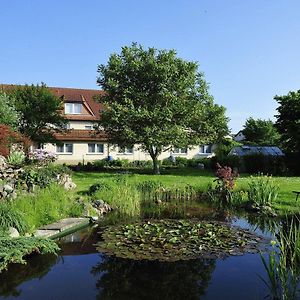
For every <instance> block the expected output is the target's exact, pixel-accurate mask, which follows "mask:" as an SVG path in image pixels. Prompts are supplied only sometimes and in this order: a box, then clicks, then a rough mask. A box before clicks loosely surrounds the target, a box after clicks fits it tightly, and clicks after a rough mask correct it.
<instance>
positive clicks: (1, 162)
mask: <svg viewBox="0 0 300 300" xmlns="http://www.w3.org/2000/svg"><path fill="white" fill-rule="evenodd" d="M6 167H7V162H6V158H5V157H4V156H2V155H0V169H6Z"/></svg>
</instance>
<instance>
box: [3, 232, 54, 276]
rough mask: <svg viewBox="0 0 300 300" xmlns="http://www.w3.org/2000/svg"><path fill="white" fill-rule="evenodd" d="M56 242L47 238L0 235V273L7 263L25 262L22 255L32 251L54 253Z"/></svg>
mask: <svg viewBox="0 0 300 300" xmlns="http://www.w3.org/2000/svg"><path fill="white" fill-rule="evenodd" d="M58 250H59V247H58V246H57V244H56V243H55V242H54V241H52V240H49V239H44V238H36V237H30V238H28V237H18V238H9V237H0V273H1V271H3V270H5V269H7V267H8V264H9V263H16V264H26V261H25V260H24V257H26V256H27V255H29V254H32V253H40V254H46V253H51V254H56V253H57V252H58Z"/></svg>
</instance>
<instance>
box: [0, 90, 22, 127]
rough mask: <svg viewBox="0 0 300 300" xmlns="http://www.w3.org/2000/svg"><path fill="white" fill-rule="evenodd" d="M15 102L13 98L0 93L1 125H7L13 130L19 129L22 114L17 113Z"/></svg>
mask: <svg viewBox="0 0 300 300" xmlns="http://www.w3.org/2000/svg"><path fill="white" fill-rule="evenodd" d="M14 102H15V101H14V99H13V98H12V97H9V96H8V95H7V94H6V93H4V92H2V91H0V124H5V125H8V126H10V127H11V128H12V129H17V128H18V124H19V118H20V114H19V113H18V112H17V110H16V108H15V105H14Z"/></svg>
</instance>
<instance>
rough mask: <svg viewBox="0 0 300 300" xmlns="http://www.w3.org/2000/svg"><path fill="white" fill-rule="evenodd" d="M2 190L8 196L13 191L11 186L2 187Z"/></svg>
mask: <svg viewBox="0 0 300 300" xmlns="http://www.w3.org/2000/svg"><path fill="white" fill-rule="evenodd" d="M3 190H4V191H5V192H7V193H8V194H10V193H12V192H13V191H14V188H13V187H12V186H10V185H8V184H5V185H4V186H3Z"/></svg>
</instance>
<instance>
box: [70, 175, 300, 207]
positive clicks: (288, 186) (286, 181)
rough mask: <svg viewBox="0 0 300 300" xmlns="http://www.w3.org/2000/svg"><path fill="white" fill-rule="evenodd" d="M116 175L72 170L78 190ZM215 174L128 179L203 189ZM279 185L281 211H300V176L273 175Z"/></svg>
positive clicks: (243, 184)
mask: <svg viewBox="0 0 300 300" xmlns="http://www.w3.org/2000/svg"><path fill="white" fill-rule="evenodd" d="M115 176H116V172H74V174H73V179H74V182H75V183H76V184H77V187H78V191H84V190H87V189H88V187H89V186H90V185H91V184H93V183H96V182H97V181H99V180H110V179H111V178H113V177H115ZM249 178H250V176H249V175H241V176H240V177H239V178H238V180H237V184H236V188H237V189H246V188H247V185H248V182H249ZM214 179H215V176H214V174H213V173H212V172H210V171H207V170H198V169H172V170H163V171H162V174H161V175H152V174H129V175H128V181H129V182H131V183H138V182H141V181H145V180H158V181H161V182H162V183H163V184H164V185H166V186H172V185H176V186H180V185H186V184H190V185H192V186H194V187H199V188H200V189H203V190H205V189H206V188H207V186H208V184H209V183H212V182H213V180H214ZM274 180H275V182H276V183H277V184H278V185H279V195H278V198H277V201H276V203H275V205H276V207H277V208H278V209H280V210H282V211H294V212H295V211H298V212H300V199H298V201H297V202H296V201H295V198H296V197H295V194H293V193H292V191H293V190H296V191H300V177H274Z"/></svg>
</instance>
